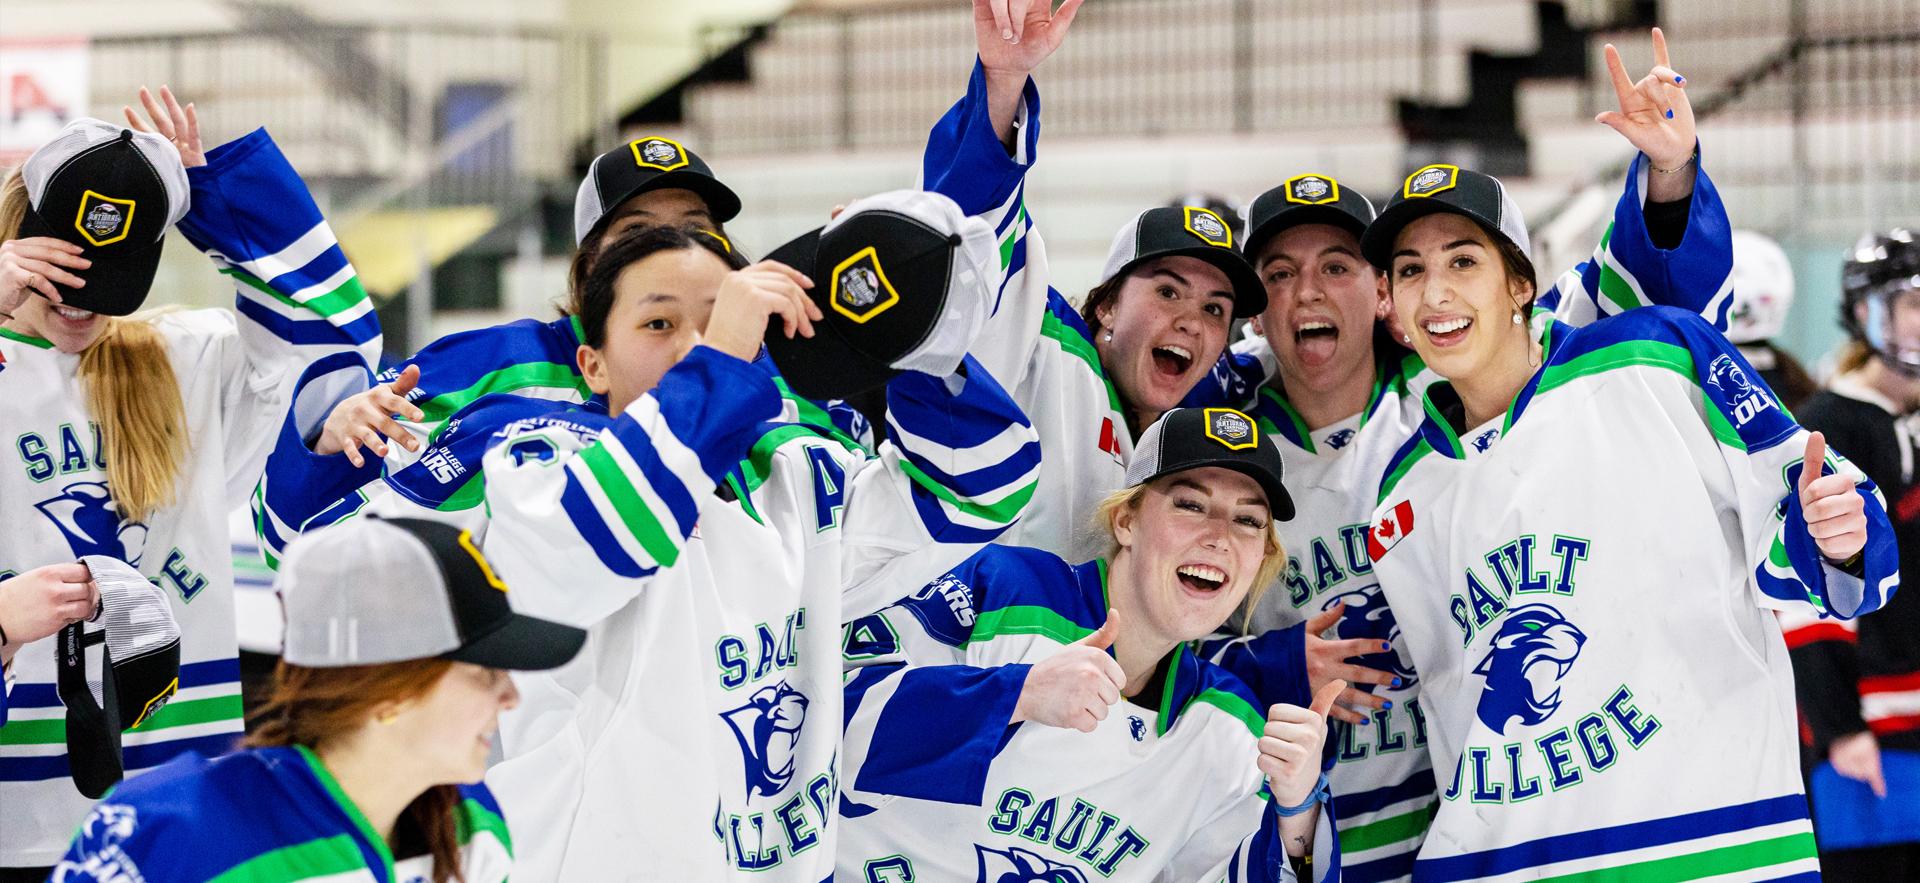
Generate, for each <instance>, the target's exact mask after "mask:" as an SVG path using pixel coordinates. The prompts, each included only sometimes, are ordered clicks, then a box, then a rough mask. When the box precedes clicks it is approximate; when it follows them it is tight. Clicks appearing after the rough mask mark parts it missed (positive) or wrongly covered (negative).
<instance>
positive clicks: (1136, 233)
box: [1100, 211, 1146, 283]
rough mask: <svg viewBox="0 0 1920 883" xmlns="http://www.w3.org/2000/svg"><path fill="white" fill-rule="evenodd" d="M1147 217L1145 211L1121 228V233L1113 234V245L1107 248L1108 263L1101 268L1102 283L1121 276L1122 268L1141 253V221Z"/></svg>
mask: <svg viewBox="0 0 1920 883" xmlns="http://www.w3.org/2000/svg"><path fill="white" fill-rule="evenodd" d="M1145 215H1146V212H1144V211H1143V212H1141V213H1140V214H1137V215H1134V216H1133V219H1132V220H1130V221H1128V222H1127V224H1126V226H1124V227H1121V228H1120V232H1118V233H1115V234H1113V244H1112V245H1111V246H1108V248H1107V262H1106V263H1105V264H1102V265H1101V267H1100V281H1101V282H1102V283H1105V282H1106V281H1107V280H1109V279H1112V278H1113V277H1115V276H1118V275H1120V268H1121V267H1124V266H1126V265H1127V262H1128V261H1131V260H1133V256H1134V255H1135V254H1138V253H1139V251H1140V219H1141V217H1143V216H1145Z"/></svg>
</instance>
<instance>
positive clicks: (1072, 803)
mask: <svg viewBox="0 0 1920 883" xmlns="http://www.w3.org/2000/svg"><path fill="white" fill-rule="evenodd" d="M1282 471H1283V466H1282V463H1281V460H1280V452H1279V450H1278V448H1277V447H1276V446H1275V444H1274V442H1273V440H1272V438H1271V437H1266V436H1263V435H1262V434H1261V433H1260V432H1259V430H1258V428H1257V427H1256V426H1255V425H1254V423H1253V421H1252V419H1251V418H1249V417H1248V416H1247V415H1245V414H1243V413H1241V412H1239V411H1235V410H1232V409H1228V408H1206V409H1199V408H1181V409H1175V410H1172V411H1169V412H1167V414H1166V416H1164V417H1163V418H1161V419H1160V420H1159V421H1158V422H1156V423H1155V424H1153V425H1152V426H1151V427H1149V428H1148V429H1147V430H1146V432H1144V433H1143V434H1142V435H1141V440H1140V448H1139V451H1138V452H1137V456H1136V458H1135V459H1134V460H1133V462H1132V463H1131V464H1130V465H1129V467H1128V470H1127V487H1126V488H1125V489H1123V490H1121V491H1119V492H1117V493H1115V494H1113V495H1112V496H1110V497H1109V498H1108V499H1107V501H1106V502H1105V503H1104V504H1103V505H1102V506H1101V509H1100V513H1101V515H1100V523H1101V525H1102V528H1103V529H1102V531H1101V532H1102V534H1103V535H1104V536H1105V537H1106V538H1107V540H1108V541H1109V542H1110V543H1111V545H1112V552H1111V554H1110V555H1109V556H1107V557H1103V558H1098V559H1095V560H1092V561H1088V562H1085V563H1082V564H1079V565H1072V564H1069V563H1068V562H1066V561H1064V560H1062V559H1060V558H1059V557H1057V556H1054V555H1050V554H1047V553H1045V552H1042V551H1040V550H1038V549H1031V548H1019V547H1013V546H998V545H996V546H990V547H988V548H986V549H984V550H982V551H981V552H979V553H977V554H975V555H974V556H973V557H972V558H970V559H968V560H967V561H966V562H964V563H962V564H961V565H960V566H959V567H957V568H955V569H954V570H953V571H952V572H951V573H949V574H947V575H946V576H943V577H941V578H940V579H939V580H936V581H935V582H933V583H932V584H930V585H928V586H926V587H925V588H923V589H921V590H919V591H916V592H914V593H913V594H911V595H909V596H907V597H904V598H901V599H899V600H898V601H897V602H895V603H894V604H892V605H890V606H888V607H886V608H884V609H882V610H880V611H879V612H877V613H874V614H872V615H869V616H865V617H861V618H859V619H856V620H854V621H853V622H852V623H850V624H848V625H847V627H846V634H847V637H846V640H845V642H844V646H845V648H846V655H847V660H848V663H849V664H850V665H851V666H853V667H854V668H855V669H856V671H855V673H854V674H853V676H852V677H851V678H850V680H849V681H848V685H847V688H846V701H847V711H846V722H847V723H846V730H847V735H846V754H845V757H846V765H847V770H846V772H845V773H844V774H843V776H842V781H843V782H848V783H852V787H850V788H848V789H847V793H846V797H845V798H844V801H843V805H842V816H843V818H844V819H845V820H846V821H845V824H846V828H845V830H844V831H843V832H842V840H841V844H840V845H841V856H840V859H839V873H840V875H841V876H843V877H848V876H851V877H854V878H856V879H858V878H859V875H861V874H865V875H866V876H865V879H925V880H936V879H937V880H957V879H969V875H972V874H974V873H976V872H977V871H978V870H979V869H982V868H984V869H987V871H988V874H987V875H986V876H985V877H984V878H983V879H1028V880H1033V879H1048V880H1079V879H1094V877H1095V875H1096V874H1097V875H1099V876H1100V877H1106V878H1113V879H1117V880H1215V879H1222V878H1223V877H1225V876H1228V875H1230V874H1233V873H1237V876H1236V877H1235V879H1244V880H1250V881H1279V880H1290V879H1294V874H1295V868H1294V867H1293V862H1290V861H1289V860H1288V859H1289V857H1292V858H1293V859H1294V860H1296V861H1299V862H1301V863H1302V864H1304V863H1305V862H1306V861H1307V859H1306V857H1307V856H1308V855H1309V854H1310V853H1316V854H1317V857H1316V859H1315V860H1316V861H1318V862H1321V863H1322V864H1324V862H1325V861H1326V859H1327V858H1328V857H1329V856H1328V850H1329V849H1330V848H1331V842H1330V841H1331V838H1330V836H1323V835H1327V834H1328V832H1330V830H1331V829H1330V828H1326V827H1324V824H1325V822H1324V820H1323V819H1322V818H1321V814H1320V812H1319V805H1320V801H1321V800H1322V799H1323V797H1324V792H1325V787H1324V786H1325V779H1324V778H1323V777H1321V775H1320V760H1321V756H1322V755H1321V746H1322V744H1323V741H1324V739H1325V737H1326V714H1327V711H1328V709H1329V707H1330V706H1331V705H1332V703H1333V700H1334V697H1335V696H1336V695H1337V694H1339V693H1340V691H1341V690H1342V689H1343V688H1344V687H1345V686H1346V684H1345V683H1344V682H1342V681H1338V680H1335V681H1332V682H1330V683H1329V684H1327V685H1326V686H1324V687H1322V688H1321V690H1320V691H1319V693H1318V694H1316V695H1315V696H1313V698H1312V701H1311V703H1309V699H1308V696H1307V690H1306V680H1305V678H1304V677H1298V678H1293V679H1286V678H1283V677H1278V676H1276V677H1275V678H1274V680H1275V681H1281V680H1286V681H1287V682H1288V687H1289V688H1290V689H1289V690H1288V691H1286V692H1287V695H1286V696H1284V697H1282V698H1277V699H1276V702H1275V704H1273V705H1272V706H1271V707H1270V708H1263V707H1262V706H1261V705H1260V704H1259V702H1258V701H1257V700H1256V699H1254V697H1253V694H1252V693H1251V692H1250V691H1249V690H1248V688H1247V687H1246V685H1245V684H1244V683H1242V682H1241V680H1239V679H1238V678H1236V677H1234V676H1233V675H1232V674H1229V673H1228V672H1227V671H1225V670H1223V669H1221V668H1219V667H1218V666H1215V665H1213V664H1212V663H1209V662H1206V661H1204V660H1202V659H1201V658H1200V657H1198V656H1197V655H1196V654H1194V653H1193V652H1192V651H1191V650H1189V649H1188V648H1189V645H1190V643H1191V642H1193V641H1196V640H1198V639H1200V638H1203V637H1206V636H1207V635H1210V634H1213V633H1214V632H1215V631H1217V630H1218V629H1219V628H1220V627H1221V626H1222V625H1223V624H1224V623H1225V622H1226V620H1227V618H1228V617H1230V616H1232V615H1233V613H1234V611H1235V610H1237V609H1239V607H1240V605H1241V604H1242V603H1244V602H1245V601H1246V600H1247V599H1248V598H1249V596H1250V595H1252V594H1255V593H1257V592H1259V591H1260V590H1261V589H1263V588H1264V587H1265V586H1266V585H1267V584H1268V583H1269V582H1271V581H1272V579H1273V577H1274V574H1275V573H1276V572H1277V571H1278V569H1279V567H1280V565H1281V563H1282V562H1284V561H1285V555H1284V554H1283V552H1282V550H1281V548H1280V544H1279V542H1278V540H1277V539H1275V535H1274V531H1273V522H1274V521H1275V520H1276V519H1285V518H1288V517H1291V516H1292V514H1293V501H1292V498H1291V496H1290V495H1289V494H1288V491H1287V489H1286V488H1285V487H1284V486H1283V484H1282V481H1281V478H1282ZM928 702H938V703H939V707H940V708H941V709H942V715H943V717H942V723H943V726H942V727H941V728H940V731H939V733H938V734H930V733H929V734H925V735H924V736H917V737H916V740H915V744H913V745H910V746H909V745H903V744H899V743H898V742H897V740H893V739H890V738H889V736H891V735H892V734H894V733H897V732H900V731H899V730H898V729H896V728H898V727H902V726H906V725H908V722H909V721H911V720H913V719H914V718H915V717H916V716H918V715H920V714H921V713H922V712H921V709H924V708H925V707H927V706H926V704H925V703H928ZM1309 705H1310V706H1311V707H1308V706H1309ZM916 732H920V731H919V730H916ZM1176 783H1177V785H1176ZM1096 818H1098V819H1099V820H1100V821H1098V822H1097V823H1096V822H1095V821H1094V820H1095V819H1096ZM953 832H964V833H962V834H961V835H960V836H953ZM1229 868H1231V869H1233V870H1232V871H1229V870H1228V869H1229ZM877 871H887V872H890V873H891V874H892V875H893V876H886V875H876V872H877ZM1015 872H1018V876H1001V875H1003V874H1006V875H1013V874H1015Z"/></svg>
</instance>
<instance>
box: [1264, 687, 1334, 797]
mask: <svg viewBox="0 0 1920 883" xmlns="http://www.w3.org/2000/svg"><path fill="white" fill-rule="evenodd" d="M1346 688H1347V684H1346V682H1345V681H1334V682H1332V683H1330V684H1327V685H1326V686H1324V687H1321V688H1320V690H1319V692H1317V693H1314V694H1313V705H1312V707H1309V708H1301V707H1300V706H1298V705H1275V706H1274V707H1272V708H1270V709H1267V726H1266V730H1265V732H1264V733H1263V734H1262V735H1261V737H1260V758H1259V760H1257V761H1256V763H1257V764H1258V765H1259V767H1260V772H1262V773H1265V774H1266V776H1267V788H1268V790H1270V791H1272V792H1273V802H1274V803H1277V804H1279V805H1281V806H1299V805H1300V803H1301V801H1304V800H1306V799H1307V795H1309V794H1312V793H1313V788H1314V786H1315V785H1317V784H1319V782H1320V749H1321V748H1322V747H1323V746H1325V745H1326V741H1327V713H1328V711H1329V710H1331V709H1332V708H1333V700H1334V698H1335V697H1337V696H1339V695H1340V691H1342V690H1345V689H1346Z"/></svg>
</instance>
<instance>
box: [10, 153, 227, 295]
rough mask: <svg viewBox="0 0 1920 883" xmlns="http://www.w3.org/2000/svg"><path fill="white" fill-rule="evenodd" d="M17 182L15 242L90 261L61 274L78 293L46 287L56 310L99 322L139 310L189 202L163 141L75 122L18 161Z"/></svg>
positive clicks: (174, 156)
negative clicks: (60, 248) (35, 242)
mask: <svg viewBox="0 0 1920 883" xmlns="http://www.w3.org/2000/svg"><path fill="white" fill-rule="evenodd" d="M20 176H21V178H22V180H23V181H24V182H25V183H26V185H27V202H28V206H27V211H26V214H25V215H24V216H23V217H22V218H21V219H20V236H21V237H22V238H26V237H29V236H51V237H53V238H55V239H62V240H65V241H67V242H71V243H73V244H74V245H78V246H80V250H81V256H82V257H85V258H86V259H87V260H90V261H92V262H93V265H92V266H90V267H88V268H86V269H85V270H72V269H69V270H68V272H70V273H73V274H74V275H76V276H79V277H80V278H82V279H84V280H86V283H87V284H86V285H85V286H83V287H80V288H67V287H66V286H64V285H59V284H58V283H55V290H57V291H59V292H60V298H61V301H62V303H64V304H65V305H66V306H70V307H74V308H76V309H82V310H89V311H92V312H95V313H100V314H103V315H107V316H125V315H127V314H129V313H132V312H134V311H135V310H138V309H140V305H141V304H142V303H144V302H146V299H147V294H148V292H149V291H151V290H152V289H153V275H154V271H155V270H156V269H157V268H158V267H159V265H160V248H161V246H162V245H163V244H164V243H165V242H166V235H167V231H168V230H169V229H172V227H173V225H174V224H175V223H178V222H179V220H180V219H181V218H183V217H186V214H187V208H188V205H189V203H190V202H191V196H190V192H191V187H190V186H189V184H188V182H187V170H186V167H185V166H183V165H181V163H180V151H179V150H178V149H177V148H175V147H174V146H173V144H172V142H169V141H168V140H167V139H165V138H162V137H160V136H159V135H156V134H153V133H151V132H136V131H134V130H132V129H128V128H125V127H122V126H115V125H113V124H111V123H107V122H104V121H102V120H96V119H90V118H82V119H77V120H74V121H73V122H71V123H68V124H67V125H66V127H65V128H63V129H61V130H60V134H58V135H55V136H54V138H53V140H52V141H49V142H47V144H46V145H45V146H43V147H41V148H40V149H39V150H36V151H34V152H33V155H32V156H29V157H27V161H26V163H25V164H24V165H23V166H21V169H20ZM49 281H51V280H49Z"/></svg>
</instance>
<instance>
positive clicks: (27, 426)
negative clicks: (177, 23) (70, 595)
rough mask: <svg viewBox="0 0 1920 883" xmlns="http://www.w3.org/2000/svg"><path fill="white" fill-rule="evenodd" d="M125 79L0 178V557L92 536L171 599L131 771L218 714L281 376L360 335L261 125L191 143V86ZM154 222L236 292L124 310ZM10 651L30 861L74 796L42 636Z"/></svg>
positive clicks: (194, 134) (230, 735) (33, 559)
mask: <svg viewBox="0 0 1920 883" xmlns="http://www.w3.org/2000/svg"><path fill="white" fill-rule="evenodd" d="M141 99H142V103H143V104H144V105H145V106H146V108H147V111H148V114H149V115H150V117H151V122H150V123H142V122H140V121H139V119H138V117H137V116H135V114H134V112H133V111H132V110H130V109H129V110H128V111H127V115H128V118H129V119H128V125H126V126H120V125H112V124H109V123H106V122H103V121H100V120H78V121H75V122H74V123H72V124H70V125H69V126H68V127H67V128H66V129H65V130H63V132H62V134H61V136H60V137H58V138H56V139H55V140H54V141H52V142H51V143H49V144H48V145H46V146H45V147H43V148H41V149H40V150H39V151H36V152H35V153H34V155H33V156H32V157H29V158H28V160H27V162H26V164H25V165H24V166H23V167H22V173H21V174H20V175H19V176H17V177H15V178H13V179H12V180H11V181H10V182H9V183H8V184H7V185H6V186H5V188H4V192H0V237H4V238H5V239H8V240H14V239H15V238H16V237H21V236H25V237H26V238H25V239H21V240H19V241H18V242H17V243H16V242H9V243H8V246H9V247H8V248H5V249H3V251H4V253H0V286H4V285H9V284H15V283H17V282H18V281H20V280H21V275H20V273H19V271H21V270H25V271H27V272H26V274H25V275H26V278H25V280H24V281H25V282H26V285H27V287H26V289H24V290H23V289H20V288H4V287H0V312H4V313H8V314H10V318H5V319H4V321H0V395H4V396H5V397H6V401H7V407H5V408H4V409H0V432H4V434H5V437H6V438H8V439H11V440H13V441H12V442H11V443H10V444H11V445H12V446H13V448H14V449H15V452H16V453H17V454H18V455H19V463H18V464H17V465H18V466H19V467H20V468H13V469H7V470H0V500H4V501H5V503H6V506H5V511H4V512H0V520H3V521H4V523H5V524H6V525H7V527H6V529H5V530H0V576H4V575H7V574H11V573H15V572H25V571H29V570H32V569H33V568H36V567H41V566H44V565H48V564H53V563H57V562H68V561H74V560H76V559H79V558H82V557H84V556H87V555H105V556H107V557H111V558H117V559H120V560H123V561H127V562H129V563H131V564H133V565H135V566H136V567H137V568H138V569H139V570H140V572H141V573H143V574H145V575H146V576H147V577H149V578H151V579H153V580H154V581H156V582H158V583H159V584H160V585H161V587H162V588H163V589H164V590H165V591H166V593H167V594H168V596H169V597H170V598H171V599H172V602H173V604H174V613H175V615H176V617H177V619H178V620H179V622H180V624H181V630H182V633H183V636H184V637H183V645H182V661H183V663H184V664H183V665H182V667H181V678H180V681H181V683H180V690H181V694H180V697H181V698H180V699H179V700H178V701H176V702H174V703H171V704H169V705H168V706H167V707H166V708H165V709H163V710H162V711H161V712H160V713H158V714H156V715H155V716H154V717H153V719H152V720H151V721H149V722H148V723H147V724H146V725H145V726H143V727H141V728H140V730H138V731H136V732H132V733H129V734H127V736H126V737H125V746H126V751H125V762H126V768H127V769H128V770H129V772H131V773H135V774H137V773H138V772H139V771H141V770H144V769H147V768H150V767H153V766H156V765H158V764H160V763H162V762H164V761H166V760H167V759H168V758H170V757H173V756H175V755H177V754H180V753H183V752H187V751H200V752H207V753H213V752H219V751H223V750H225V749H226V748H228V747H229V746H231V745H232V742H233V740H234V739H235V738H236V737H237V736H238V735H239V734H240V732H241V707H240V695H239V694H240V684H239V680H240V678H239V670H238V665H237V657H238V648H237V646H236V643H235V636H234V624H233V618H234V606H233V597H232V592H233V575H232V556H231V554H230V552H229V543H228V533H227V517H228V513H229V512H231V511H232V509H233V508H234V507H236V506H238V505H240V504H241V503H242V502H244V500H245V499H246V495H247V492H248V491H249V490H250V489H251V488H252V486H253V484H254V482H255V481H256V480H257V478H258V476H259V471H260V467H261V463H262V461H263V460H264V458H265V456H266V453H267V449H268V447H269V445H270V441H269V440H270V438H271V435H272V432H273V427H275V426H277V425H278V424H279V422H280V421H281V419H282V418H283V417H284V416H285V415H286V414H287V412H288V410H289V405H290V401H291V400H290V390H291V389H292V385H293V380H294V378H296V377H298V376H299V375H300V373H301V371H302V370H303V369H305V368H307V367H308V366H310V365H314V364H317V363H327V364H334V365H351V366H353V367H354V368H355V369H356V370H358V371H361V372H364V371H365V370H366V365H367V364H369V363H370V362H371V360H372V359H373V358H374V357H375V356H376V355H377V354H378V352H379V349H380V327H379V322H378V320H377V319H376V318H375V317H374V315H373V308H372V304H371V303H370V302H368V300H367V298H366V295H365V294H364V293H363V292H362V291H361V290H360V285H359V283H358V281H357V280H356V279H355V277H354V273H353V269H352V267H351V266H350V265H349V264H348V263H347V261H346V258H345V257H344V256H343V255H342V254H341V252H340V249H339V248H338V246H336V245H335V244H334V242H333V239H332V234H331V233H330V232H328V229H327V225H326V223H325V222H324V221H323V220H322V218H321V216H320V212H319V209H318V208H317V207H316V206H315V205H314V203H313V200H312V198H311V197H310V196H309V195H308V193H307V190H306V187H305V185H304V184H303V183H302V182H301V180H300V177H299V175H298V174H297V173H296V172H295V171H294V170H293V167H292V166H290V165H289V164H288V163H287V161H286V158H285V157H283V156H282V155H281V154H280V152H279V150H278V148H276V147H275V146H274V144H273V142H272V140H271V139H270V138H269V137H268V136H267V134H266V133H265V132H264V131H256V132H253V133H252V134H249V135H246V136H244V137H242V138H240V139H239V140H237V141H234V142H232V143H230V144H226V145H223V146H221V147H218V148H215V149H213V150H210V151H205V152H203V151H202V149H201V145H200V135H199V127H198V119H197V113H196V112H195V111H193V110H192V109H190V108H191V105H189V106H188V107H182V106H181V105H180V104H179V103H178V102H177V101H175V100H174V98H173V96H172V95H171V93H169V92H168V91H167V90H165V89H162V90H161V93H160V96H159V99H158V100H156V99H155V98H154V97H153V96H152V95H150V94H147V93H145V92H144V91H143V92H142V95H141ZM148 129H153V130H155V131H147V130H148ZM190 203H191V206H192V207H191V210H190V209H189V205H190ZM176 224H177V225H178V229H179V230H180V232H181V233H183V234H185V236H186V237H187V239H188V241H190V242H192V243H193V244H194V245H195V246H196V247H198V248H200V249H201V250H203V251H205V252H207V253H208V255H209V257H211V258H212V259H213V260H214V262H215V264H216V266H218V267H219V268H220V270H221V272H223V273H224V274H226V275H228V276H231V277H233V279H234V282H235V290H236V292H237V298H236V303H235V309H234V310H231V311H228V310H201V311H171V312H156V313H148V314H136V313H134V311H135V310H136V309H137V308H138V307H139V306H140V305H141V304H142V303H143V302H144V301H145V300H146V297H147V295H148V293H149V290H150V289H151V286H152V281H153V275H154V268H155V263H156V261H157V260H158V258H159V252H160V249H161V247H162V243H163V237H164V235H165V233H166V231H167V230H168V229H170V228H173V227H174V226H175V225H176ZM56 240H57V241H58V242H59V243H62V244H61V245H59V246H54V245H48V244H47V243H48V242H50V241H56ZM19 243H31V245H32V248H28V247H26V246H22V245H20V244H19ZM35 249H37V251H36V250H35ZM59 250H64V251H66V252H67V253H68V254H69V255H72V256H73V257H74V258H76V259H74V260H65V259H59V258H57V257H55V256H54V252H55V251H59ZM30 253H32V254H37V255H38V257H32V258H30V259H29V254H30ZM34 261H39V262H40V263H41V264H51V265H57V266H59V267H60V268H61V271H60V272H59V273H52V272H46V267H43V266H40V265H39V264H36V263H34ZM48 286H51V288H52V290H51V292H49V291H48ZM56 299H57V300H56ZM130 314H131V315H130ZM323 407H324V403H322V404H320V405H313V406H310V407H305V408H301V409H300V410H301V411H302V413H311V412H313V411H315V410H320V409H321V408H323ZM14 669H15V677H16V678H17V683H16V687H15V692H14V695H13V697H12V700H11V703H10V705H11V708H10V713H11V717H12V720H13V723H14V726H10V727H9V728H8V729H9V730H10V731H11V732H10V733H9V735H8V736H7V737H6V738H4V739H0V804H4V805H6V806H7V807H8V816H7V820H6V824H4V825H0V868H7V867H12V868H22V867H25V868H41V869H44V868H45V867H46V866H47V865H50V864H51V863H52V862H53V861H54V860H55V859H57V858H59V856H60V853H61V851H62V850H63V849H64V848H65V844H66V842H67V840H68V839H69V838H70V837H71V836H72V834H73V828H74V825H75V824H77V823H78V822H79V820H80V819H81V817H82V816H84V815H85V814H86V810H87V806H88V805H89V801H87V800H86V799H84V798H83V797H82V796H81V795H80V794H79V793H77V792H76V791H75V790H74V785H73V783H72V782H70V781H68V779H69V766H70V765H69V763H68V758H67V756H66V754H65V752H64V751H63V750H62V748H61V746H63V745H64V744H65V740H64V738H63V736H62V732H61V728H60V727H59V726H57V725H56V724H57V722H51V721H49V720H48V719H51V718H55V717H57V716H58V715H59V702H58V699H57V698H56V696H55V694H54V692H53V689H52V686H53V684H54V683H55V660H54V652H53V650H52V648H51V646H50V645H49V644H48V643H47V642H40V643H37V644H34V645H32V646H29V647H26V648H24V649H22V650H21V651H20V653H19V655H18V656H17V657H15V659H14ZM23 721H33V722H35V723H36V724H37V726H35V727H31V728H21V727H19V725H20V724H21V723H22V722H23ZM41 873H42V874H43V875H44V871H41Z"/></svg>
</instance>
